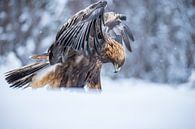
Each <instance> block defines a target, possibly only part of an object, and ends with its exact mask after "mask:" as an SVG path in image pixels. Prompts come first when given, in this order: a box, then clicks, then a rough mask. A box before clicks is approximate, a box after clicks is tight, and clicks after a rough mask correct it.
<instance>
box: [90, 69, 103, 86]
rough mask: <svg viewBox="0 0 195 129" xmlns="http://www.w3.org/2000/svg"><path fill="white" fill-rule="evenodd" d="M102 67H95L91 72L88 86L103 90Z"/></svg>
mask: <svg viewBox="0 0 195 129" xmlns="http://www.w3.org/2000/svg"><path fill="white" fill-rule="evenodd" d="M100 68H101V67H98V68H95V69H94V70H92V71H91V72H90V73H91V74H92V75H89V77H88V79H87V87H88V88H90V89H98V90H101V80H100Z"/></svg>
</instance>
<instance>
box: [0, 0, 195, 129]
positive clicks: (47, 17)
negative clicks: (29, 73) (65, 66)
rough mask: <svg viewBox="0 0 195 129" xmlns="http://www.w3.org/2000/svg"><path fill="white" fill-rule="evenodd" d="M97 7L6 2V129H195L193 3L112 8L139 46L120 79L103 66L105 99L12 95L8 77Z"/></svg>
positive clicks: (153, 1)
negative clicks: (122, 17) (67, 24)
mask: <svg viewBox="0 0 195 129" xmlns="http://www.w3.org/2000/svg"><path fill="white" fill-rule="evenodd" d="M95 1H97V0H41V1H38V0H0V129H14V128H17V129H19V128H20V129H27V128H28V129H30V128H32V129H39V128H40V129H41V128H47V129H49V128H51V129H53V128H58V129H59V128H61V129H71V128H72V129H76V128H79V129H88V128H93V129H94V128H105V129H109V128H111V129H114V128H116V129H119V128H126V129H129V128H136V129H147V128H150V129H184V128H185V129H194V128H195V122H194V120H195V110H194V109H195V100H194V98H195V91H194V88H195V70H194V69H195V1H194V0H124V1H122V0H108V6H107V11H116V12H119V13H123V14H125V15H126V16H127V17H128V19H127V21H126V24H128V26H129V27H130V28H131V30H132V32H133V34H134V37H135V42H133V43H132V44H131V45H132V48H133V52H132V53H127V60H126V62H125V65H124V67H123V68H122V71H121V72H119V73H118V74H114V73H113V67H112V66H111V65H109V64H108V65H105V66H104V69H103V71H102V79H103V80H102V81H103V93H101V94H97V93H96V94H91V93H87V94H86V93H83V92H76V91H72V90H71V91H69V90H64V89H60V90H57V91H51V90H49V91H48V89H39V90H33V91H32V90H31V89H26V90H22V91H21V90H13V89H9V88H8V85H7V84H6V82H5V81H4V79H3V78H4V75H3V73H4V72H6V71H8V70H11V69H13V68H17V67H20V66H22V65H25V64H28V63H32V60H30V59H29V56H31V55H33V54H39V53H43V52H46V51H47V48H48V47H49V46H50V44H51V43H52V42H53V41H54V39H55V35H56V33H57V31H58V30H59V28H60V27H61V26H62V24H63V23H64V22H65V21H66V20H67V19H68V18H69V17H70V16H71V15H72V14H74V13H75V12H77V11H79V10H80V9H83V8H85V7H86V6H88V5H89V4H91V3H93V2H95ZM105 69H106V71H105Z"/></svg>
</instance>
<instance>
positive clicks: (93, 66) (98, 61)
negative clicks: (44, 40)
mask: <svg viewBox="0 0 195 129" xmlns="http://www.w3.org/2000/svg"><path fill="white" fill-rule="evenodd" d="M106 5H107V2H106V1H99V2H96V3H94V4H91V5H89V6H88V7H86V8H85V9H83V10H81V11H79V12H78V13H76V14H75V15H73V16H72V17H71V18H70V19H69V20H68V21H67V22H65V23H64V25H63V26H62V27H61V29H60V30H59V32H58V33H57V35H56V38H55V41H54V42H53V43H52V44H51V46H50V47H49V49H48V52H47V53H44V54H39V55H34V56H32V57H31V58H32V59H34V60H36V61H38V63H34V64H32V65H28V66H24V67H22V68H19V69H15V70H12V71H9V72H7V73H6V78H5V79H6V80H7V82H8V83H9V84H10V87H19V88H20V87H23V88H25V87H32V88H39V87H43V86H49V87H52V88H59V87H78V88H83V87H84V86H85V85H86V86H87V87H88V88H92V89H101V87H102V86H101V78H100V73H101V67H102V64H104V63H112V64H113V66H114V68H115V72H118V71H119V70H120V68H121V67H122V66H123V64H124V62H125V51H124V48H123V47H124V46H126V48H127V49H128V50H129V51H131V46H130V41H134V37H133V35H132V33H131V31H130V29H129V27H128V26H127V25H126V24H125V23H123V21H124V20H126V16H124V15H122V14H118V13H115V12H105V7H106ZM40 61H41V62H40Z"/></svg>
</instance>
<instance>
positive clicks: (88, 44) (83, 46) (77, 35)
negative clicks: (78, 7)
mask: <svg viewBox="0 0 195 129" xmlns="http://www.w3.org/2000/svg"><path fill="white" fill-rule="evenodd" d="M96 6H98V8H96V9H94V10H93V11H92V12H91V13H90V15H88V16H87V18H86V17H85V19H82V20H81V21H79V22H78V23H75V24H71V23H70V24H67V25H70V26H69V27H68V28H65V29H62V30H60V32H59V33H58V35H57V37H56V41H55V43H54V44H52V46H51V47H50V48H49V50H48V53H49V60H50V63H51V64H55V63H58V62H65V60H66V58H67V56H68V55H69V51H72V50H74V51H77V52H78V53H79V52H83V53H84V54H85V55H90V54H92V53H94V52H97V53H99V51H100V48H101V43H102V42H104V35H103V32H102V24H103V21H104V18H103V14H104V7H105V6H106V3H105V2H102V3H100V5H96ZM73 23H74V22H73Z"/></svg>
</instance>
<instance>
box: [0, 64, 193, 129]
mask: <svg viewBox="0 0 195 129" xmlns="http://www.w3.org/2000/svg"><path fill="white" fill-rule="evenodd" d="M10 67H13V64H10V66H9V65H6V66H1V67H0V82H1V83H0V128H1V129H194V128H195V122H194V120H195V100H194V98H195V90H192V89H189V87H188V86H187V85H188V84H186V85H183V86H180V87H177V88H173V87H171V86H168V85H164V84H154V83H150V82H146V81H142V80H137V79H120V80H115V81H113V80H110V79H109V78H106V77H102V79H103V80H102V83H103V84H102V85H103V91H102V92H101V93H100V92H93V91H86V90H85V91H84V90H76V89H59V90H53V89H48V88H42V89H37V90H32V89H31V88H27V89H24V90H22V89H11V88H9V87H8V84H6V82H5V81H4V76H3V73H4V72H6V71H7V70H8V69H9V70H10V69H12V68H10ZM110 72H112V71H110ZM193 76H194V75H193ZM191 79H193V78H191Z"/></svg>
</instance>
